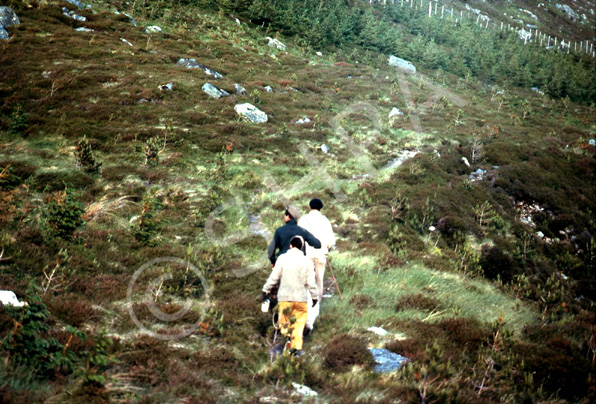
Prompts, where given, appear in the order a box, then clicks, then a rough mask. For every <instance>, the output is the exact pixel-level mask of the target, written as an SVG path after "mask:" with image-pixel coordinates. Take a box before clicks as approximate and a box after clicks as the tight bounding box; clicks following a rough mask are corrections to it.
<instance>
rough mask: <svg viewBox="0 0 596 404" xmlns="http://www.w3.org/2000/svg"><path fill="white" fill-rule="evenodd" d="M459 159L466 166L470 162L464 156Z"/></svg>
mask: <svg viewBox="0 0 596 404" xmlns="http://www.w3.org/2000/svg"><path fill="white" fill-rule="evenodd" d="M461 161H463V162H464V164H465V165H467V166H468V167H470V162H469V161H468V159H467V158H465V157H462V158H461Z"/></svg>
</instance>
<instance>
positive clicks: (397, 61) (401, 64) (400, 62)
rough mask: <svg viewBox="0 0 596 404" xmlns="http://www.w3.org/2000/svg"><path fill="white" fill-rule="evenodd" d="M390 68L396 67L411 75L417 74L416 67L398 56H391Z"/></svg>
mask: <svg viewBox="0 0 596 404" xmlns="http://www.w3.org/2000/svg"><path fill="white" fill-rule="evenodd" d="M389 66H395V67H398V68H400V69H402V70H405V71H407V72H409V73H416V66H414V65H413V64H412V63H411V62H408V61H407V60H405V59H402V58H398V57H397V56H393V55H390V56H389Z"/></svg>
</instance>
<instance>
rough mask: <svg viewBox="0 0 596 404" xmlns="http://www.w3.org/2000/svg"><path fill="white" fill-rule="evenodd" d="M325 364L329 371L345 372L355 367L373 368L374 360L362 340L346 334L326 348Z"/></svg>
mask: <svg viewBox="0 0 596 404" xmlns="http://www.w3.org/2000/svg"><path fill="white" fill-rule="evenodd" d="M324 357H325V360H324V364H325V367H327V368H328V369H332V370H333V371H336V372H345V371H347V370H349V368H350V367H351V366H353V365H361V366H365V367H368V366H372V365H373V364H374V358H373V356H372V354H371V353H370V351H369V350H368V348H367V347H366V344H365V343H364V341H363V340H362V338H360V337H357V336H354V335H351V334H344V335H340V336H338V337H336V338H334V339H333V340H332V341H331V342H329V343H328V344H327V345H326V346H325V353H324Z"/></svg>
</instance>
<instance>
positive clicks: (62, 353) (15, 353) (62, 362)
mask: <svg viewBox="0 0 596 404" xmlns="http://www.w3.org/2000/svg"><path fill="white" fill-rule="evenodd" d="M28 303H29V305H28V306H25V307H22V308H16V307H7V310H8V312H9V313H10V314H11V316H12V319H13V322H14V329H13V331H11V332H9V333H8V335H7V336H6V337H5V338H4V340H3V341H2V349H3V350H4V352H5V353H6V357H7V359H8V360H9V361H10V363H11V364H12V365H13V366H25V367H26V368H28V369H30V370H31V371H33V372H35V374H36V375H38V376H39V377H42V378H48V379H52V378H54V377H55V376H57V375H58V374H60V373H64V374H68V373H71V372H72V371H73V370H74V369H75V364H76V361H77V355H76V354H75V352H74V351H72V350H70V349H68V346H65V345H63V344H61V343H60V342H59V341H58V340H57V339H56V338H54V337H52V336H50V335H49V326H48V325H47V322H46V320H47V319H48V317H49V316H50V313H49V311H48V310H47V308H46V306H45V305H44V304H43V303H42V302H41V299H40V298H39V297H37V296H31V297H29V299H28ZM66 331H67V332H69V333H70V334H72V336H73V337H76V338H79V339H85V338H86V335H85V334H84V333H83V332H81V331H78V330H76V329H74V328H72V327H67V328H66Z"/></svg>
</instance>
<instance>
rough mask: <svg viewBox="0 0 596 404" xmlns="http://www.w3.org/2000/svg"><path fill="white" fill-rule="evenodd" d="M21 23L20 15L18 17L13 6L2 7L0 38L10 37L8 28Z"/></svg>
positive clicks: (0, 11)
mask: <svg viewBox="0 0 596 404" xmlns="http://www.w3.org/2000/svg"><path fill="white" fill-rule="evenodd" d="M20 23H21V21H19V17H17V15H16V14H15V12H14V10H13V9H12V8H10V7H0V39H8V38H10V35H9V34H8V30H7V29H6V28H7V27H10V26H11V25H18V24H20Z"/></svg>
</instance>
